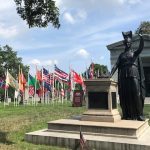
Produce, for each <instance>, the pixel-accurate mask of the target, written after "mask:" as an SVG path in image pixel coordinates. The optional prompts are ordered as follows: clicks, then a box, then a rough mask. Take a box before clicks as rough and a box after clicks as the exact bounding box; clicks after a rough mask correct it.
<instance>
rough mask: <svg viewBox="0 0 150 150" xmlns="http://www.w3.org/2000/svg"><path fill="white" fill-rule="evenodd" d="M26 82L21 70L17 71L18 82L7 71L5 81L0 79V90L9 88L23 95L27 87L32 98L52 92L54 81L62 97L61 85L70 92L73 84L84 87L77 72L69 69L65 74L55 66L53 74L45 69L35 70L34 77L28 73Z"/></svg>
mask: <svg viewBox="0 0 150 150" xmlns="http://www.w3.org/2000/svg"><path fill="white" fill-rule="evenodd" d="M19 70H20V69H19ZM27 80H28V81H27ZM27 80H26V78H25V76H24V74H23V72H22V70H20V71H19V74H18V80H16V79H15V78H14V77H13V76H12V75H11V74H10V73H9V71H8V70H7V72H6V79H5V80H4V79H0V88H4V89H8V87H9V86H11V87H13V88H14V89H15V90H17V91H18V90H19V91H20V92H21V93H24V92H25V88H26V87H28V92H29V95H30V96H34V94H36V93H37V94H38V95H39V96H42V95H43V93H45V92H47V91H52V90H54V88H55V87H54V86H55V84H56V83H55V81H58V82H59V83H60V85H61V93H62V95H64V93H63V84H68V86H70V89H71V90H73V87H74V86H73V84H75V83H78V84H81V85H82V86H83V85H84V84H83V78H82V76H80V75H79V74H78V73H77V72H75V71H74V70H72V69H71V70H70V73H69V74H67V73H66V72H64V71H63V70H61V69H60V68H58V67H57V66H56V65H55V66H54V72H53V73H50V72H49V71H48V70H47V69H46V68H42V69H41V70H38V69H37V68H36V75H35V77H34V76H32V75H31V74H30V73H29V74H28V79H27Z"/></svg>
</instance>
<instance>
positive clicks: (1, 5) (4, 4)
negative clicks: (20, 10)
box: [0, 0, 15, 11]
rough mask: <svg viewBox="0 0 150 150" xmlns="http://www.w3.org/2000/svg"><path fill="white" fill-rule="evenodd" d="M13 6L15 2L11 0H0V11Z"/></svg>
mask: <svg viewBox="0 0 150 150" xmlns="http://www.w3.org/2000/svg"><path fill="white" fill-rule="evenodd" d="M14 6H15V3H14V1H13V0H5V1H4V0H0V11H5V10H8V9H10V8H13V7H14Z"/></svg>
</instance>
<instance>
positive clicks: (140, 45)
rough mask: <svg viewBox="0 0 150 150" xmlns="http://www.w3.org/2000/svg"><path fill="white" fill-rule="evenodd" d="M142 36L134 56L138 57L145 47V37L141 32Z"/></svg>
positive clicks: (140, 35)
mask: <svg viewBox="0 0 150 150" xmlns="http://www.w3.org/2000/svg"><path fill="white" fill-rule="evenodd" d="M138 35H139V37H140V44H139V48H138V49H137V50H136V51H135V52H134V56H135V57H137V56H138V55H139V54H140V53H141V52H142V50H143V47H144V39H143V36H142V34H141V33H139V34H138Z"/></svg>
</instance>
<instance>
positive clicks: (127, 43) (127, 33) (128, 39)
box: [122, 31, 132, 49]
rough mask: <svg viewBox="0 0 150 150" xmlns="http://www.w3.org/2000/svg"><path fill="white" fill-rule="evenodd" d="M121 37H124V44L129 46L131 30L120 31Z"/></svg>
mask: <svg viewBox="0 0 150 150" xmlns="http://www.w3.org/2000/svg"><path fill="white" fill-rule="evenodd" d="M122 35H123V38H124V42H123V43H124V45H125V46H126V48H127V49H129V48H130V47H131V44H132V43H131V41H132V31H128V32H122Z"/></svg>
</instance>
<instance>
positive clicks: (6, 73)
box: [4, 69, 8, 107]
mask: <svg viewBox="0 0 150 150" xmlns="http://www.w3.org/2000/svg"><path fill="white" fill-rule="evenodd" d="M5 76H6V79H5V82H6V80H7V76H8V69H6V72H5ZM6 86H8V85H7V82H6V85H5V96H4V107H5V101H6V96H7V90H8V89H6Z"/></svg>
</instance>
